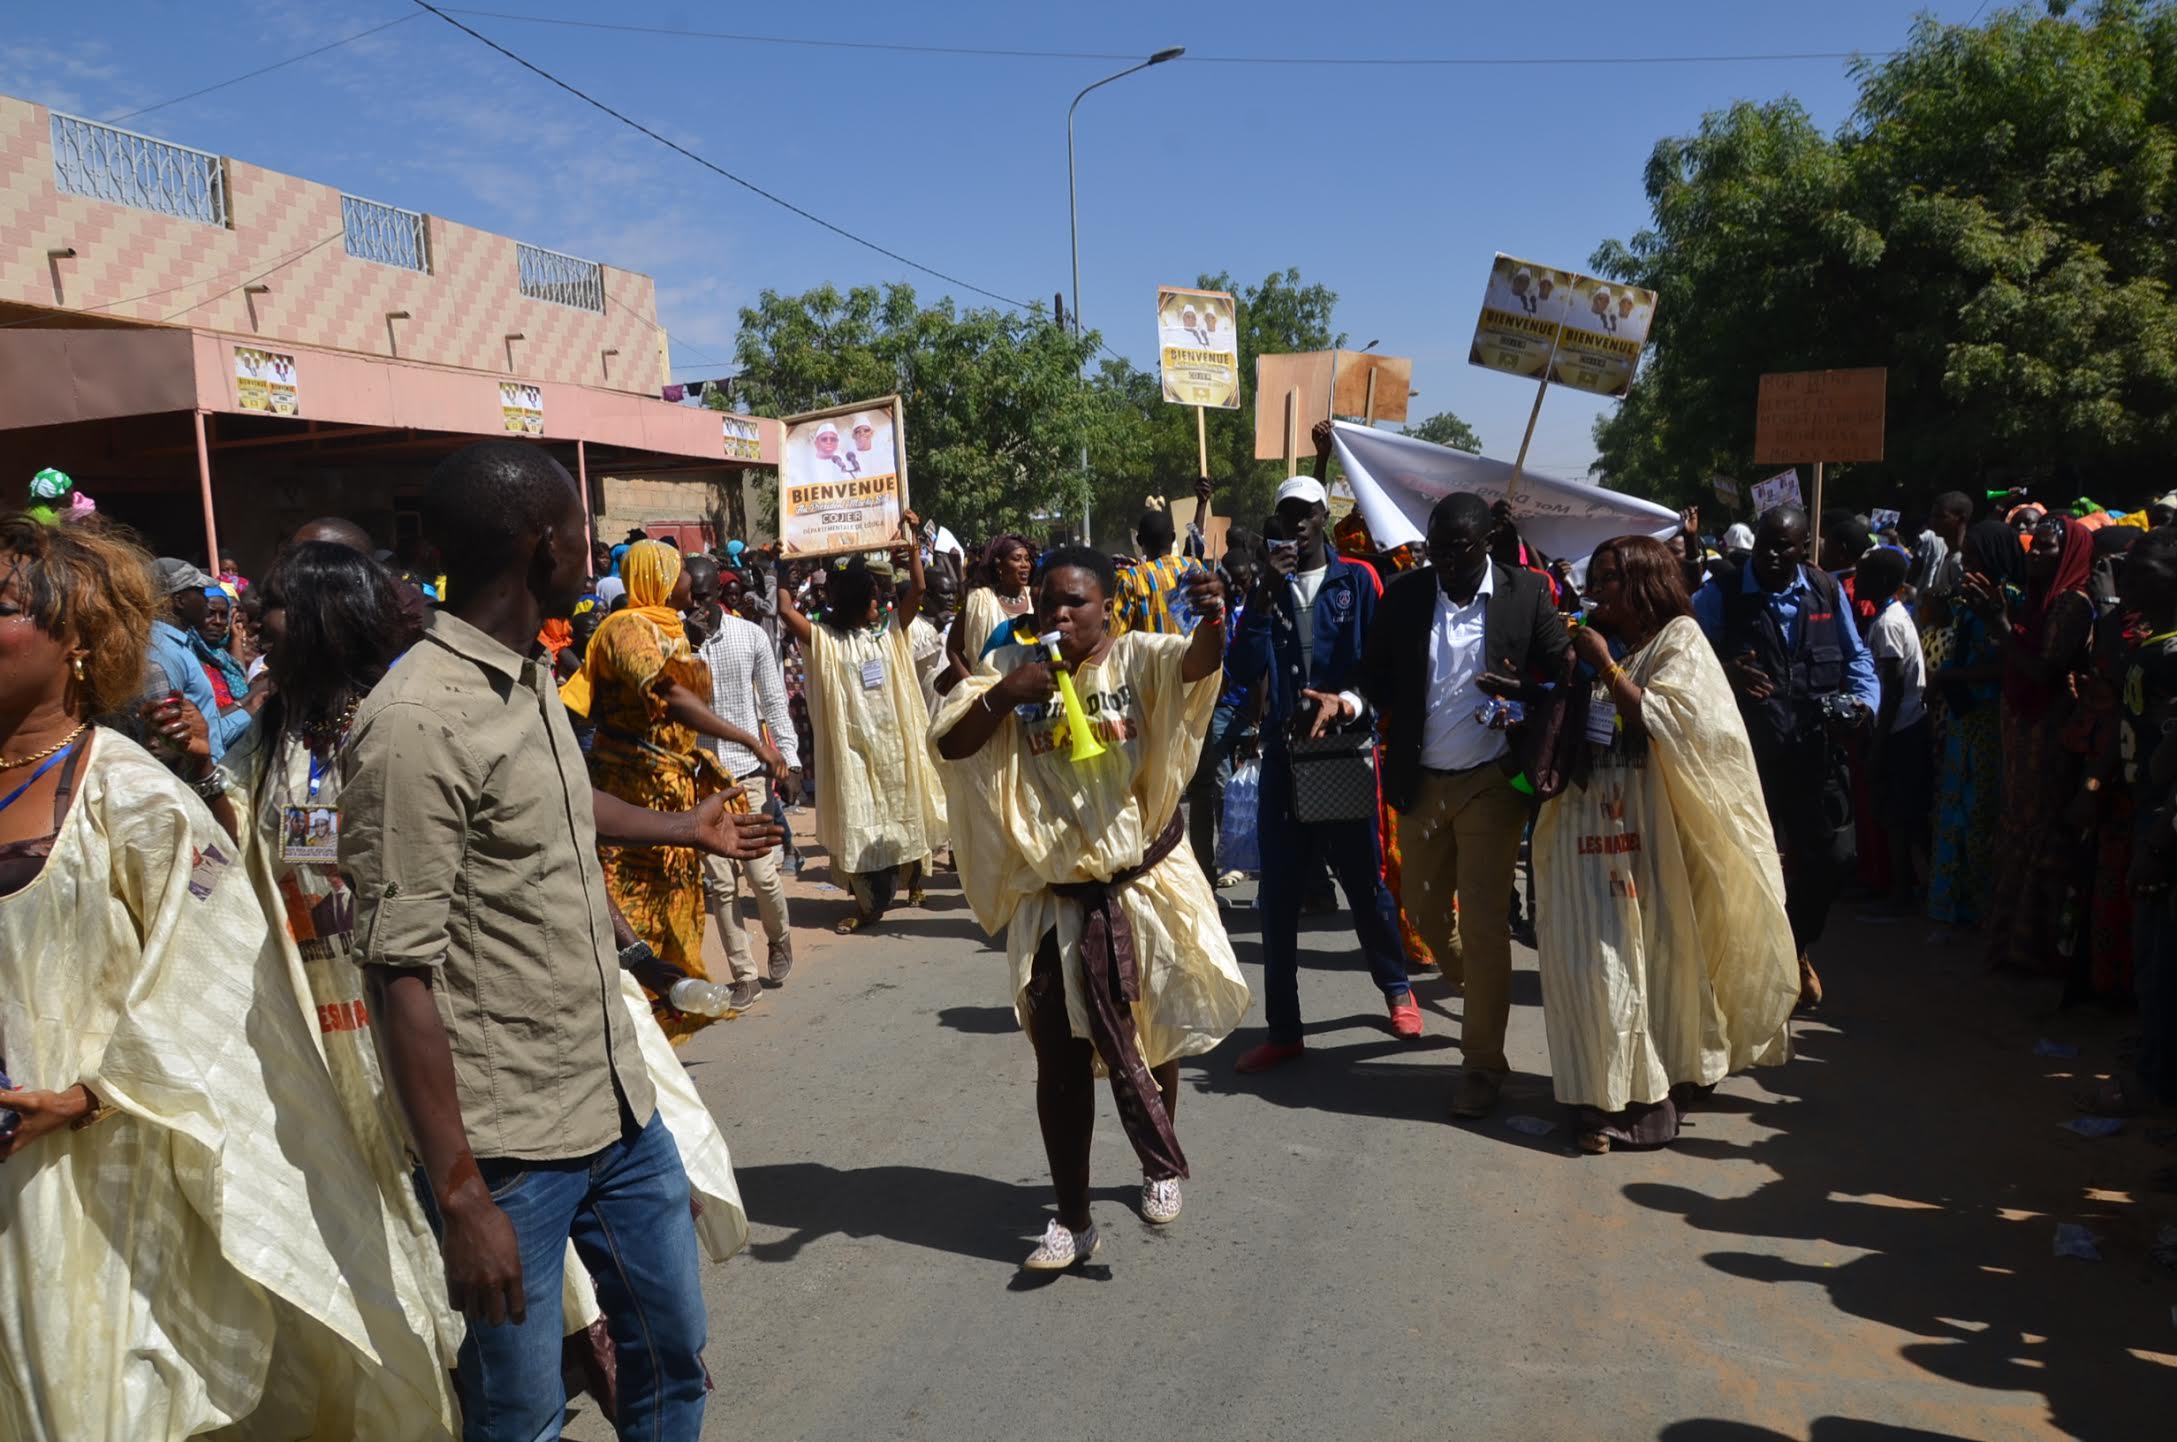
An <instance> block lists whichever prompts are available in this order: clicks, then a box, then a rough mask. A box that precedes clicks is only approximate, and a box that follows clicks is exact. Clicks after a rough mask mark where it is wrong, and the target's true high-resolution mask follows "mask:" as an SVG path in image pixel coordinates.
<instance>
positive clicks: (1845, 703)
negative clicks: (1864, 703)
mask: <svg viewBox="0 0 2177 1442" xmlns="http://www.w3.org/2000/svg"><path fill="white" fill-rule="evenodd" d="M1815 705H1817V706H1819V707H1820V708H1821V712H1822V719H1823V720H1824V721H1834V722H1836V723H1838V724H1839V725H1843V726H1850V725H1852V724H1854V723H1855V722H1857V721H1858V720H1859V718H1860V703H1859V698H1858V697H1856V696H1848V695H1846V694H1845V693H1844V692H1842V691H1832V692H1830V693H1829V694H1828V695H1826V696H1823V697H1821V698H1819V699H1818V700H1817V701H1816V702H1815Z"/></svg>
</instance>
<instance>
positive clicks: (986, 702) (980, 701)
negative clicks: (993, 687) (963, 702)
mask: <svg viewBox="0 0 2177 1442" xmlns="http://www.w3.org/2000/svg"><path fill="white" fill-rule="evenodd" d="M975 704H976V705H978V706H980V707H982V708H983V709H984V710H985V711H988V712H989V713H990V714H991V715H993V716H997V715H998V714H999V713H998V708H997V707H995V706H993V705H991V704H990V692H989V691H987V690H986V691H984V692H983V694H982V695H980V696H978V697H976V698H975ZM1000 719H1003V718H1002V717H1001V718H1000Z"/></svg>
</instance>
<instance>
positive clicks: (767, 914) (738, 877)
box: [703, 846, 786, 981]
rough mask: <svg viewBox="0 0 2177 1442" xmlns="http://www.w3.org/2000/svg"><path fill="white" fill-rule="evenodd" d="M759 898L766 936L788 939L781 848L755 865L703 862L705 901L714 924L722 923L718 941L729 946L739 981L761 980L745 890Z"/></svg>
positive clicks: (758, 909)
mask: <svg viewBox="0 0 2177 1442" xmlns="http://www.w3.org/2000/svg"><path fill="white" fill-rule="evenodd" d="M744 886H745V887H746V888H747V890H748V891H749V892H750V894H752V895H753V896H754V897H755V898H756V914H757V915H758V916H760V917H762V918H763V929H764V935H765V937H766V938H768V939H769V940H771V941H777V940H778V939H779V938H780V937H782V936H784V935H786V883H785V882H784V881H783V880H781V879H780V877H779V848H777V847H776V846H774V847H772V848H771V850H770V851H768V852H766V853H765V854H764V855H762V856H759V857H757V858H756V859H755V860H754V861H728V860H726V859H725V858H724V857H723V856H709V855H706V856H705V857H704V858H703V900H704V903H705V905H706V906H707V908H708V909H709V911H710V914H711V920H713V921H715V922H717V923H718V939H719V941H721V942H723V943H724V944H725V948H726V962H727V964H728V965H730V966H731V967H732V968H733V979H734V980H735V981H756V980H759V979H760V978H759V976H758V972H757V967H756V958H755V955H754V953H753V951H752V950H751V949H750V947H749V944H748V928H747V926H746V925H745V924H743V922H742V920H741V905H740V892H741V889H742V888H743V887H744Z"/></svg>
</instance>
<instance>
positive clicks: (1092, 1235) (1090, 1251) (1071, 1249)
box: [1021, 1217, 1103, 1272]
mask: <svg viewBox="0 0 2177 1442" xmlns="http://www.w3.org/2000/svg"><path fill="white" fill-rule="evenodd" d="M1102 1245H1103V1238H1101V1237H1099V1236H1097V1235H1096V1224H1095V1223H1094V1222H1091V1223H1090V1224H1089V1227H1088V1230H1087V1231H1085V1232H1076V1231H1073V1230H1071V1229H1070V1228H1068V1227H1067V1226H1066V1224H1065V1223H1064V1222H1061V1221H1059V1220H1058V1218H1056V1217H1053V1218H1051V1224H1050V1225H1049V1226H1048V1227H1045V1228H1044V1229H1043V1241H1042V1244H1041V1245H1039V1246H1038V1247H1037V1248H1036V1249H1035V1250H1034V1251H1033V1252H1030V1253H1029V1254H1028V1260H1027V1261H1025V1262H1023V1263H1021V1265H1022V1266H1024V1267H1026V1268H1027V1269H1028V1270H1029V1271H1031V1272H1063V1271H1065V1270H1066V1269H1067V1268H1068V1267H1071V1266H1073V1265H1075V1264H1076V1263H1079V1262H1085V1261H1087V1260H1088V1259H1089V1258H1091V1257H1093V1256H1095V1255H1096V1249H1097V1248H1098V1247H1100V1246H1102Z"/></svg>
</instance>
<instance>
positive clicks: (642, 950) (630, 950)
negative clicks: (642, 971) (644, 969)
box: [620, 939, 658, 971]
mask: <svg viewBox="0 0 2177 1442" xmlns="http://www.w3.org/2000/svg"><path fill="white" fill-rule="evenodd" d="M657 959H658V954H657V953H656V952H654V951H652V950H651V949H650V943H649V942H647V941H642V940H639V939H638V940H636V941H633V942H630V943H629V944H628V945H626V946H623V947H621V948H620V970H622V971H633V970H634V969H635V968H636V967H638V966H642V965H643V964H645V963H646V962H652V961H656V960H657Z"/></svg>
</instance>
